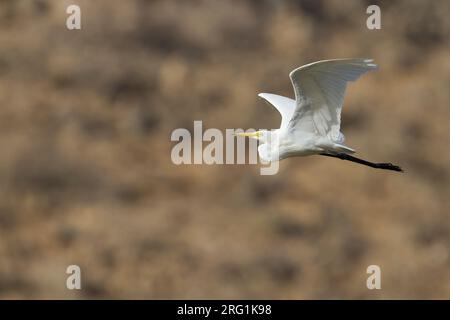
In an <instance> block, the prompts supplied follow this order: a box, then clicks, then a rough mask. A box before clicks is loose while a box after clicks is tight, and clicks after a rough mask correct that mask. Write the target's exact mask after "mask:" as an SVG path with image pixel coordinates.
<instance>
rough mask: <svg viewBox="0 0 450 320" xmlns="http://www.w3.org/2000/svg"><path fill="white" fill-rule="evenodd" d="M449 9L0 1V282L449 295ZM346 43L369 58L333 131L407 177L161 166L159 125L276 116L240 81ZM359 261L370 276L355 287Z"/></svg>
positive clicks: (316, 294)
mask: <svg viewBox="0 0 450 320" xmlns="http://www.w3.org/2000/svg"><path fill="white" fill-rule="evenodd" d="M70 4H78V5H79V6H80V7H81V11H82V30H80V31H68V30H67V29H66V27H65V23H66V18H67V16H68V15H67V14H66V12H65V11H66V7H67V6H68V5H70ZM370 4H378V5H379V6H380V7H381V11H382V13H381V18H382V29H381V30H378V31H371V30H368V29H367V28H366V19H367V17H368V15H367V14H366V8H367V6H368V5H370ZM449 13H450V2H449V1H445V0H441V1H429V2H425V1H406V0H404V1H381V2H375V1H355V0H352V1H338V0H327V1H317V0H315V1H313V0H310V1H281V0H279V1H277V0H270V1H269V0H266V1H215V0H208V1H206V0H205V1H144V0H135V1H119V0H116V1H110V0H108V1H106V0H95V1H92V0H91V1H88V0H85V1H81V0H80V1H76V0H73V1H60V0H48V1H44V0H39V1H37V0H35V1H32V0H9V1H5V0H3V1H0V47H1V50H0V106H1V107H0V130H1V135H0V144H1V145H0V147H1V150H2V152H1V156H0V182H1V192H0V298H67V299H71V298H210V299H212V298H236V299H238V298H257V299H259V298H274V299H281V298H287V299H292V298H294V299H303V298H308V299H316V298H325V299H329V298H344V299H349V298H362V299H372V298H373V299H379V298H450V255H449V254H450V252H449V246H450V217H449V209H450V205H449V192H450V184H449V179H450V169H449V162H450V152H449V145H450V129H449V128H450V127H449V125H448V123H449V117H450V108H449V105H450V93H449V90H448V89H449V83H450V56H449V32H450V20H449V19H448V15H449ZM343 57H369V58H374V59H375V61H376V62H377V63H378V64H379V66H380V69H379V71H378V72H373V73H369V74H367V75H365V76H364V77H362V78H361V79H360V81H359V82H357V83H354V84H351V85H350V86H349V89H348V90H347V96H346V99H345V105H344V111H343V131H344V133H345V134H346V138H347V141H346V142H347V144H348V145H349V146H350V147H352V148H355V149H356V150H357V152H358V153H357V155H358V156H360V157H363V158H367V159H370V160H373V161H380V162H383V161H391V162H393V163H398V164H400V165H401V166H402V167H403V168H404V169H405V171H406V172H405V173H404V174H397V173H394V172H389V171H380V170H374V169H370V168H367V167H363V166H358V165H356V164H352V163H349V162H343V161H340V160H337V159H330V158H322V157H317V156H313V157H308V158H292V159H287V160H283V161H282V162H281V168H280V172H279V173H278V174H277V175H275V176H261V175H260V174H259V166H258V165H245V166H244V165H240V166H238V165H234V166H233V165H222V166H220V165H215V166H207V165H201V166H187V165H185V166H175V165H173V164H172V162H171V159H170V151H171V148H172V147H173V145H174V143H172V142H171V141H170V134H171V132H172V130H174V129H175V128H179V127H183V128H188V129H190V130H192V128H193V121H194V120H203V123H204V127H205V128H208V127H215V128H220V129H225V128H274V127H276V126H277V125H278V124H279V121H280V119H279V116H278V114H277V113H276V111H275V110H274V109H271V108H270V107H268V106H266V105H265V103H264V102H262V101H261V100H259V99H258V98H257V96H256V94H257V93H259V92H272V93H277V94H282V95H286V96H290V97H292V96H293V92H292V89H291V84H290V82H289V78H288V74H289V72H290V71H291V70H292V69H294V68H295V67H298V66H300V65H303V64H306V63H309V62H312V61H316V60H321V59H330V58H343ZM70 264H77V265H79V266H80V267H81V270H82V287H83V288H82V290H80V291H76V290H75V291H69V290H67V289H66V286H65V284H66V282H65V281H66V276H67V275H66V274H65V270H66V267H67V266H68V265H70ZM371 264H376V265H379V266H380V267H381V269H382V290H372V291H370V290H368V289H367V288H366V279H367V276H368V275H367V274H366V268H367V266H369V265H371Z"/></svg>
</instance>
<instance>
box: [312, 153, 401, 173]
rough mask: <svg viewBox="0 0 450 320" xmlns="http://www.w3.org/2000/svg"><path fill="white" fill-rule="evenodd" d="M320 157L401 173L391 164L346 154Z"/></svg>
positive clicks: (399, 169) (328, 154)
mask: <svg viewBox="0 0 450 320" xmlns="http://www.w3.org/2000/svg"><path fill="white" fill-rule="evenodd" d="M320 155H322V156H327V157H333V158H339V159H341V160H348V161H352V162H356V163H359V164H363V165H365V166H369V167H372V168H377V169H385V170H392V171H399V172H403V170H402V168H400V167H399V166H396V165H394V164H392V163H374V162H370V161H366V160H363V159H359V158H356V157H353V156H351V155H349V154H346V153H333V154H332V153H321V154H320Z"/></svg>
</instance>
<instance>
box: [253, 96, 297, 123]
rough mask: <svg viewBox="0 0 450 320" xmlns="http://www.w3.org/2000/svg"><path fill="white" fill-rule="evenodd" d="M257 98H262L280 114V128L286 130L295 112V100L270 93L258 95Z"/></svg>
mask: <svg viewBox="0 0 450 320" xmlns="http://www.w3.org/2000/svg"><path fill="white" fill-rule="evenodd" d="M258 97H261V98H263V99H264V100H266V101H267V102H268V103H269V104H271V105H272V106H274V107H275V109H277V110H278V112H279V113H280V114H281V125H280V128H286V127H287V125H288V123H289V120H291V118H292V115H293V114H294V111H295V100H293V99H291V98H287V97H283V96H279V95H276V94H272V93H260V94H258Z"/></svg>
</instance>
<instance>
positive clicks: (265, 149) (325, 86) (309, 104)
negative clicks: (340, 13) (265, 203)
mask: <svg viewBox="0 0 450 320" xmlns="http://www.w3.org/2000/svg"><path fill="white" fill-rule="evenodd" d="M375 69H377V65H376V64H374V63H373V60H372V59H335V60H323V61H317V62H314V63H310V64H307V65H304V66H302V67H299V68H297V69H295V70H294V71H292V72H291V73H290V74H289V77H290V78H291V82H292V85H293V87H294V92H295V100H292V99H290V98H286V97H283V96H279V95H276V94H270V93H260V94H259V95H258V96H259V97H261V98H263V99H265V100H266V101H267V102H269V103H270V104H271V105H273V106H274V107H275V109H277V110H278V112H280V114H281V125H280V128H279V129H275V130H270V131H269V130H260V131H256V132H250V133H237V135H239V136H248V137H250V138H254V139H258V140H260V145H259V146H258V154H259V156H260V157H261V159H262V160H264V161H268V162H270V161H278V160H282V159H285V158H288V157H297V156H309V155H313V154H318V155H322V156H327V157H334V158H339V159H342V160H348V161H353V162H356V163H359V164H363V165H366V166H369V167H372V168H378V169H387V170H393V171H402V169H401V168H400V167H399V166H396V165H393V164H392V163H374V162H369V161H366V160H363V159H360V158H356V157H354V156H351V155H350V154H352V153H355V150H353V149H352V148H349V147H347V146H345V145H344V135H343V134H342V132H341V131H340V126H341V110H342V103H343V100H344V94H345V88H346V86H347V82H349V81H355V80H357V79H358V78H359V77H360V76H361V75H362V74H364V73H366V72H367V71H370V70H375Z"/></svg>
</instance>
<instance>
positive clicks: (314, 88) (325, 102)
mask: <svg viewBox="0 0 450 320" xmlns="http://www.w3.org/2000/svg"><path fill="white" fill-rule="evenodd" d="M372 62H373V60H371V59H336V60H323V61H318V62H314V63H310V64H307V65H305V66H302V67H300V68H297V69H295V70H293V71H292V72H291V73H290V74H289V77H290V78H291V81H292V85H293V87H294V91H295V110H294V112H293V114H292V118H291V119H290V121H289V123H288V125H287V126H288V129H289V130H291V131H292V130H299V131H306V132H313V133H316V134H319V135H323V136H325V135H329V136H330V138H331V139H333V140H334V141H336V142H342V141H343V135H342V133H341V132H340V126H341V111H342V104H343V101H344V95H345V89H346V87H347V82H349V81H355V80H357V79H358V78H359V77H360V76H361V75H362V74H364V73H366V72H367V71H370V70H374V69H376V68H377V65H376V64H374V63H372Z"/></svg>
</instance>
